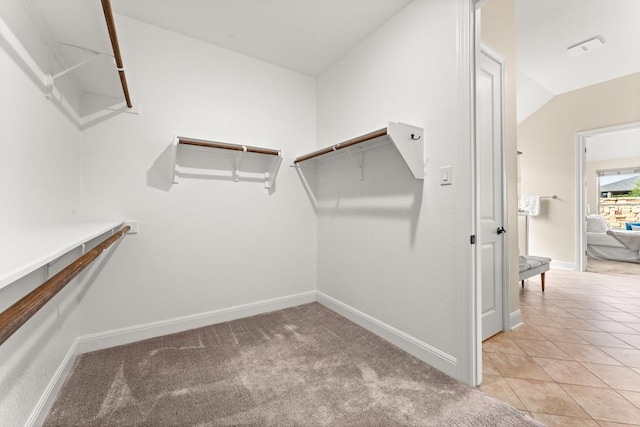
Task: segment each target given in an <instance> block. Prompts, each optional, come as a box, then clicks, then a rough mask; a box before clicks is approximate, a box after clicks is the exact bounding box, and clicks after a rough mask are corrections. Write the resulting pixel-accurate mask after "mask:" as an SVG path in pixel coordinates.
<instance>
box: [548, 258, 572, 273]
mask: <svg viewBox="0 0 640 427" xmlns="http://www.w3.org/2000/svg"><path fill="white" fill-rule="evenodd" d="M551 268H553V269H556V270H573V271H575V270H577V268H576V263H575V262H565V261H553V260H552V261H551Z"/></svg>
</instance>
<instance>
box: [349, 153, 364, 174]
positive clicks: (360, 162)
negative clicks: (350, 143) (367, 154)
mask: <svg viewBox="0 0 640 427" xmlns="http://www.w3.org/2000/svg"><path fill="white" fill-rule="evenodd" d="M345 150H346V151H347V153H348V154H349V157H351V160H353V162H354V163H355V164H356V166H357V167H358V169H359V170H360V181H364V151H362V150H358V153H357V154H356V155H354V154H353V153H352V152H351V149H350V148H346V149H345Z"/></svg>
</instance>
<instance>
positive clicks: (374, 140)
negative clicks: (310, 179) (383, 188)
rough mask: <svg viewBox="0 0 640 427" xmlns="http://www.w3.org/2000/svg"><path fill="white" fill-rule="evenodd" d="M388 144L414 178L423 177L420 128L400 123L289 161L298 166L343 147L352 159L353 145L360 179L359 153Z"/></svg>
mask: <svg viewBox="0 0 640 427" xmlns="http://www.w3.org/2000/svg"><path fill="white" fill-rule="evenodd" d="M389 143H391V144H393V145H394V146H395V147H396V149H397V150H398V152H399V153H400V155H401V156H402V158H403V159H404V161H405V163H406V164H407V167H408V168H409V170H410V171H411V173H412V174H413V176H414V178H415V179H424V129H422V128H419V127H416V126H412V125H408V124H406V123H400V122H389V124H388V126H387V127H386V128H383V129H380V130H376V131H373V132H370V133H367V134H365V135H361V136H358V137H356V138H353V139H350V140H348V141H344V142H340V143H338V144H335V145H331V146H329V147H325V148H322V149H320V150H317V151H314V152H312V153H309V154H305V155H302V156H299V157H297V158H295V159H294V160H293V163H292V166H296V167H298V166H300V164H301V163H303V162H307V161H312V160H318V159H320V158H321V157H326V158H329V157H330V156H332V155H336V153H337V152H339V151H340V150H345V152H347V153H348V154H349V155H350V156H351V157H352V158H354V155H353V153H352V151H351V149H356V148H357V149H358V150H359V151H358V154H359V155H360V157H359V160H357V162H358V166H359V167H360V172H361V174H360V179H362V165H363V162H362V157H361V156H362V152H363V151H364V150H367V149H373V148H377V147H380V146H381V145H386V144H389ZM354 159H355V158H354Z"/></svg>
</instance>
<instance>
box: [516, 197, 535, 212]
mask: <svg viewBox="0 0 640 427" xmlns="http://www.w3.org/2000/svg"><path fill="white" fill-rule="evenodd" d="M518 210H519V211H520V212H521V213H524V214H525V215H531V216H538V215H540V196H524V197H520V200H519V201H518Z"/></svg>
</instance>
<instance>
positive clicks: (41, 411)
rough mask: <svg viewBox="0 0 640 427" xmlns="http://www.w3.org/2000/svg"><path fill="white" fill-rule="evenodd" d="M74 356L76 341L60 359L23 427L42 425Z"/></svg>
mask: <svg viewBox="0 0 640 427" xmlns="http://www.w3.org/2000/svg"><path fill="white" fill-rule="evenodd" d="M76 356H78V339H76V340H75V341H74V342H73V344H71V347H69V350H68V351H67V354H66V355H65V356H64V359H62V362H60V366H58V369H57V370H56V372H55V374H53V377H52V378H51V380H50V381H49V384H47V388H45V390H44V392H43V393H42V396H40V399H39V400H38V403H36V406H35V408H33V411H32V412H31V415H30V416H29V419H27V421H26V422H25V426H29V427H31V426H41V425H42V424H44V420H45V419H46V418H47V415H49V411H50V410H51V407H52V406H53V404H54V402H55V401H56V398H57V397H58V392H59V391H60V389H61V388H62V385H63V384H64V382H65V380H66V379H67V377H68V376H69V372H70V371H71V368H72V367H73V363H74V362H75V361H76Z"/></svg>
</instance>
